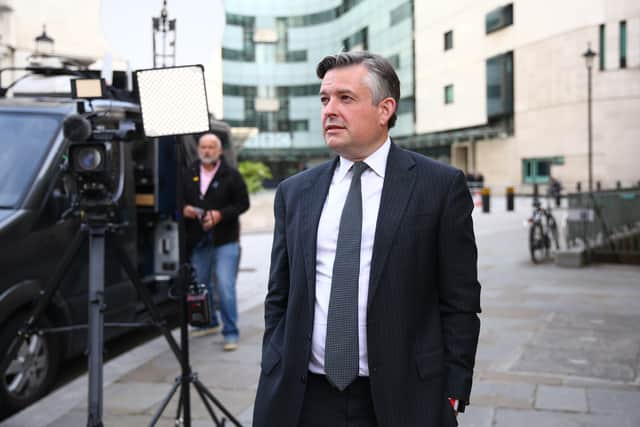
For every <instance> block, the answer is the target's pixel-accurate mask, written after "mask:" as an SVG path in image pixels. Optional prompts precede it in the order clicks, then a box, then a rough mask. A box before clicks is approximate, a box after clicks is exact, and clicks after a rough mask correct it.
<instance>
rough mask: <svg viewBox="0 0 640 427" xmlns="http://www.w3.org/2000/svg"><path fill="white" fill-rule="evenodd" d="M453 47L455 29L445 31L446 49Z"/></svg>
mask: <svg viewBox="0 0 640 427" xmlns="http://www.w3.org/2000/svg"><path fill="white" fill-rule="evenodd" d="M449 49H453V30H451V31H447V32H446V33H444V50H449Z"/></svg>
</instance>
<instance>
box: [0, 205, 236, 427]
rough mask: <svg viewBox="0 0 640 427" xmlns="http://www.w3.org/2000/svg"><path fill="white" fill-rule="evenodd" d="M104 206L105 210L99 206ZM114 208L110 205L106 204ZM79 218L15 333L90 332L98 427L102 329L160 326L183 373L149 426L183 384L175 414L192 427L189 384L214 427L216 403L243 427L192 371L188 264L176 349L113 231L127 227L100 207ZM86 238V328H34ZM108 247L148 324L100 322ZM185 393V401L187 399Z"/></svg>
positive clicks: (94, 424)
mask: <svg viewBox="0 0 640 427" xmlns="http://www.w3.org/2000/svg"><path fill="white" fill-rule="evenodd" d="M100 207H102V208H105V206H100ZM109 208H112V206H109ZM83 212H84V215H83V219H82V223H81V226H80V228H79V230H78V232H77V233H76V235H75V237H74V238H73V240H72V242H71V244H70V246H69V247H68V249H67V250H66V252H65V254H64V256H63V258H62V261H61V262H60V264H59V265H58V267H57V269H56V271H55V273H54V274H53V276H52V277H51V279H50V281H49V283H48V284H47V286H46V287H45V288H44V289H43V290H42V291H41V298H39V299H38V302H37V304H36V306H35V308H34V310H33V311H32V313H31V314H30V316H29V317H28V318H27V321H26V323H25V326H24V328H22V329H21V330H20V331H18V336H19V338H21V339H22V340H24V341H28V340H29V338H30V337H31V336H32V335H34V334H44V333H60V332H69V331H73V330H78V329H86V328H88V355H89V358H88V370H89V394H88V416H87V426H88V427H102V426H103V423H102V413H103V411H102V409H103V406H102V402H103V390H102V388H103V376H102V372H103V371H102V369H103V359H102V356H103V333H104V327H105V326H106V327H144V326H150V325H154V326H157V327H159V328H160V330H161V331H162V334H163V335H164V337H165V339H166V340H167V342H168V344H169V347H170V348H171V351H172V352H173V353H174V355H175V356H176V358H177V359H178V361H179V362H180V365H181V368H182V374H181V376H179V377H178V378H177V379H176V381H175V383H174V384H173V387H172V388H171V390H170V392H169V394H168V395H167V397H166V398H165V399H164V400H163V402H162V404H161V406H160V408H159V410H158V411H157V412H156V414H155V415H154V417H153V420H152V421H151V423H150V424H149V425H150V426H154V425H155V424H156V423H157V422H158V420H159V418H160V416H161V414H162V412H163V411H164V409H165V408H166V406H167V405H168V403H169V401H170V400H171V398H172V397H173V395H174V394H175V392H176V391H177V389H178V387H180V386H182V391H183V392H182V394H181V396H180V400H179V402H178V409H177V412H176V424H178V423H183V425H185V426H188V427H190V425H191V408H190V401H189V394H188V393H189V390H188V385H189V384H193V385H194V388H195V389H196V391H197V392H198V394H199V395H200V397H201V399H202V401H203V403H204V405H205V407H206V409H207V411H208V412H209V415H210V416H211V418H212V420H213V421H214V423H215V425H216V426H218V427H221V426H222V427H224V425H225V422H226V419H225V418H224V417H222V418H219V417H218V416H216V413H215V411H214V408H213V406H212V405H215V406H216V407H217V408H218V409H219V410H220V411H221V412H222V413H223V414H224V415H225V416H226V417H227V418H228V419H229V421H231V423H233V424H234V425H236V426H238V427H241V424H240V423H239V422H238V421H237V420H236V419H235V418H234V417H233V415H231V413H230V412H229V411H228V410H227V409H226V408H225V407H224V406H223V405H222V404H221V403H220V402H219V401H218V400H217V399H216V398H215V396H213V394H212V393H211V392H210V391H209V390H207V389H206V387H205V386H204V385H203V384H202V383H201V382H200V380H199V379H198V377H197V374H196V373H194V372H192V370H191V367H190V365H189V359H188V357H189V356H188V335H187V334H188V332H187V326H186V295H185V288H186V285H187V283H188V282H189V281H190V280H191V277H192V274H193V273H192V270H191V266H190V265H189V264H186V263H185V265H183V266H182V267H181V269H180V272H179V276H178V280H179V281H178V285H179V289H180V292H179V298H180V305H181V317H182V319H181V339H182V347H179V346H178V344H177V342H176V340H175V339H174V337H173V335H172V334H171V332H170V331H169V329H168V327H167V326H166V324H165V322H164V321H163V320H162V318H161V316H160V314H159V312H158V310H157V308H156V307H155V306H154V303H153V300H152V298H151V295H150V294H149V291H148V290H147V288H146V287H145V286H144V284H143V283H142V282H141V281H140V279H139V278H138V276H137V272H136V269H135V268H134V266H133V265H132V263H131V261H130V260H129V258H128V256H127V254H126V252H125V250H124V248H123V245H122V244H121V242H120V239H119V237H118V235H117V231H118V229H120V228H123V227H124V226H126V224H122V223H120V224H118V223H112V222H111V221H110V220H109V218H110V217H111V215H110V211H109V210H108V208H107V209H104V211H101V209H96V206H92V207H91V208H90V209H88V210H87V211H83ZM87 237H88V238H89V301H88V303H89V318H88V325H75V326H66V327H58V328H46V329H39V328H36V326H35V325H36V324H37V323H38V321H39V320H40V318H41V317H42V315H43V313H44V311H45V309H46V307H47V305H48V304H49V303H50V302H51V301H52V300H53V298H54V295H55V294H56V292H57V291H58V289H59V288H60V286H61V285H62V279H63V278H64V277H65V275H66V273H67V271H68V270H69V268H70V267H71V264H72V262H73V260H74V258H75V257H76V256H77V255H78V253H79V252H80V249H81V248H82V246H83V244H84V242H85V240H86V239H87ZM107 242H108V243H109V244H110V245H111V246H112V247H113V248H114V249H115V253H116V256H117V258H118V262H119V264H120V266H121V267H122V268H123V270H124V271H125V273H126V274H127V276H128V278H129V280H131V282H132V283H133V285H134V286H135V288H136V290H137V292H138V295H139V296H140V298H141V299H142V301H143V303H144V305H145V307H146V308H147V310H148V311H149V313H150V314H151V318H152V321H151V322H134V323H104V308H105V300H104V277H105V271H104V259H105V246H106V243H107ZM20 343H21V340H20V339H16V340H14V341H13V342H12V344H11V346H10V348H9V350H8V352H7V357H8V360H13V358H15V357H16V355H17V353H18V351H19V348H20ZM185 394H186V398H185Z"/></svg>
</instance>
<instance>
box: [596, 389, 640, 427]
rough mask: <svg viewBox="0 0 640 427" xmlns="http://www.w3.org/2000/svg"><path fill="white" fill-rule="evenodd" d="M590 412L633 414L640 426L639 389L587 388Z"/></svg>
mask: <svg viewBox="0 0 640 427" xmlns="http://www.w3.org/2000/svg"><path fill="white" fill-rule="evenodd" d="M587 399H588V402H589V408H590V409H591V412H594V413H599V414H621V413H628V414H634V416H635V417H636V419H637V420H638V423H637V424H636V425H637V426H640V391H624V390H607V389H588V390H587Z"/></svg>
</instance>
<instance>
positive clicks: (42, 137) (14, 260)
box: [0, 97, 178, 418]
mask: <svg viewBox="0 0 640 427" xmlns="http://www.w3.org/2000/svg"><path fill="white" fill-rule="evenodd" d="M93 108H94V110H95V111H97V112H99V113H100V114H101V117H102V118H103V119H104V120H106V121H109V120H111V121H113V122H114V123H117V122H119V121H120V122H121V121H123V120H132V121H135V120H139V119H140V109H139V106H138V105H137V104H135V103H133V102H121V101H114V100H103V101H99V100H96V101H93ZM76 109H77V105H76V102H74V101H73V100H71V99H69V98H59V99H55V98H44V97H28V98H5V99H1V98H0V418H2V416H6V415H8V414H9V413H12V412H15V411H17V410H19V409H21V408H23V407H25V406H27V405H29V404H30V403H31V402H33V401H35V400H36V399H38V398H40V397H41V396H42V395H44V394H45V393H46V392H47V391H48V390H50V388H51V386H52V384H53V383H54V380H55V378H56V374H57V372H58V370H59V367H60V363H61V362H62V361H63V360H65V359H67V358H69V357H72V356H74V355H78V354H81V353H82V352H83V351H84V350H85V349H86V342H87V339H86V338H87V337H86V332H84V331H74V332H65V333H55V334H53V333H51V334H44V335H42V336H38V335H36V336H33V337H31V338H30V341H29V342H28V343H23V344H22V346H21V348H20V351H19V354H18V356H17V357H16V358H15V359H14V360H5V359H6V358H3V354H4V353H6V351H7V349H8V348H9V345H10V343H11V341H12V340H14V339H16V331H17V330H18V329H19V328H21V327H22V326H23V325H24V322H25V319H26V316H27V315H28V313H29V312H30V309H32V308H33V306H34V302H35V301H37V299H38V298H39V296H40V295H41V291H42V290H43V287H44V286H45V285H46V284H47V281H48V279H50V278H51V276H52V274H53V272H54V270H55V269H56V267H57V266H58V264H59V263H60V261H61V259H62V257H63V255H64V253H65V250H66V249H67V248H68V246H69V244H70V242H71V241H72V240H73V238H74V236H75V235H76V233H77V231H78V229H79V226H80V218H79V217H78V215H65V212H67V213H68V211H69V208H70V207H71V205H72V203H73V200H74V197H75V193H76V191H75V189H74V182H73V180H72V179H69V175H68V174H66V173H64V172H65V168H66V167H68V157H67V152H68V148H69V144H70V141H68V140H67V139H65V137H64V135H63V121H64V120H65V118H66V117H68V116H69V115H71V114H75V113H76ZM109 149H110V150H111V151H112V152H111V155H112V156H113V157H114V158H119V156H120V155H121V154H122V159H124V161H123V162H120V163H118V162H116V163H117V167H121V168H124V171H123V173H124V177H125V179H124V187H123V188H122V193H121V194H122V195H121V197H120V199H119V201H118V210H119V214H120V215H121V216H122V218H123V219H124V220H125V221H126V223H127V228H126V229H125V230H124V232H123V233H121V243H122V244H123V246H124V248H125V250H126V252H127V254H128V256H129V259H130V260H131V261H132V263H133V265H136V266H137V267H138V273H139V276H140V277H141V278H143V283H144V284H145V286H148V288H149V290H150V291H151V294H152V296H153V298H154V301H155V302H156V304H157V305H158V307H161V309H162V310H167V311H171V312H175V311H177V310H178V305H177V304H176V303H174V302H171V301H170V300H169V298H168V289H169V287H170V286H171V285H172V280H173V278H174V277H175V272H176V271H177V231H176V230H177V228H176V226H175V222H174V221H173V220H172V218H171V216H172V212H173V211H174V206H175V205H174V204H172V202H173V201H174V200H175V199H173V198H174V197H175V196H174V194H175V193H174V191H175V190H174V188H175V187H172V185H173V186H175V183H174V181H173V176H175V164H172V161H173V159H172V158H171V153H172V152H173V149H172V147H170V146H168V145H167V144H165V145H163V144H162V141H158V140H153V141H140V142H139V143H138V142H133V143H113V144H111V145H110V147H109ZM121 151H122V153H121ZM163 167H164V168H165V169H166V170H164V171H163V170H161V168H163ZM172 199H173V200H172ZM88 264H89V262H88V244H87V243H86V241H85V247H83V248H81V250H80V252H79V255H78V256H77V257H76V259H74V260H73V263H72V266H71V268H70V270H69V272H68V273H67V274H66V276H65V277H64V279H63V282H62V286H61V287H60V288H59V291H58V292H57V293H56V295H55V297H54V299H53V302H52V303H51V304H49V306H48V307H47V310H46V313H45V316H44V318H43V319H42V320H41V325H42V326H43V327H48V326H52V327H59V326H68V325H77V324H83V323H86V322H87V317H88V301H87V294H88V268H89V265H88ZM105 276H106V277H105V299H106V311H105V322H116V321H117V322H128V321H138V320H141V319H146V318H148V317H149V316H148V314H147V313H146V311H145V310H144V306H143V304H142V302H141V301H140V299H139V298H138V296H137V292H136V291H135V288H134V287H133V285H132V284H131V283H130V281H129V280H128V279H127V277H126V275H125V273H124V271H123V270H122V268H120V266H119V265H118V264H117V262H116V257H115V256H113V249H112V248H110V247H109V245H108V244H107V247H106V255H105ZM122 332H123V329H119V328H115V329H110V328H106V329H105V339H107V340H108V339H111V338H113V337H114V336H115V335H116V334H121V333H122Z"/></svg>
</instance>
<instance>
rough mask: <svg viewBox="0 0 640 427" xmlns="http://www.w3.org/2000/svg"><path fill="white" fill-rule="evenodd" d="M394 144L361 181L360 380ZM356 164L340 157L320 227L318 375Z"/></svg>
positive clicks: (313, 367) (372, 161) (372, 159)
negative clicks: (376, 249) (371, 276)
mask: <svg viewBox="0 0 640 427" xmlns="http://www.w3.org/2000/svg"><path fill="white" fill-rule="evenodd" d="M390 147H391V141H390V140H389V138H387V140H386V141H385V142H384V144H383V145H382V146H380V148H378V150H376V151H375V152H374V153H373V154H371V155H370V156H369V157H367V158H366V159H365V160H364V162H365V163H366V164H367V165H368V166H369V168H368V169H367V170H365V171H364V172H363V174H362V176H361V178H360V180H361V188H362V240H361V244H360V277H359V280H358V346H359V353H360V367H359V372H358V375H359V376H369V364H368V361H367V298H368V296H369V274H370V271H371V255H372V253H373V241H374V237H375V234H376V222H377V220H378V211H379V209H380V197H381V195H382V184H383V183H384V174H385V169H386V166H387V157H388V156H389V148H390ZM352 165H353V162H352V161H350V160H347V159H345V158H343V157H340V162H339V164H338V165H337V166H336V169H335V171H334V173H333V179H332V180H331V185H330V187H329V193H328V194H327V199H326V200H325V202H324V207H323V208H322V215H321V216H320V222H319V224H318V242H317V253H316V298H315V315H314V322H313V338H312V343H311V360H310V361H309V370H310V371H311V372H314V373H316V374H322V375H324V374H325V370H324V347H325V340H326V337H327V313H328V311H329V297H330V296H331V277H332V275H333V261H334V259H335V256H336V245H337V243H338V230H339V228H340V216H341V215H342V208H343V207H344V204H345V201H346V200H347V193H348V192H349V187H350V186H351V177H352V173H351V170H350V169H351V166H352Z"/></svg>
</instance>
